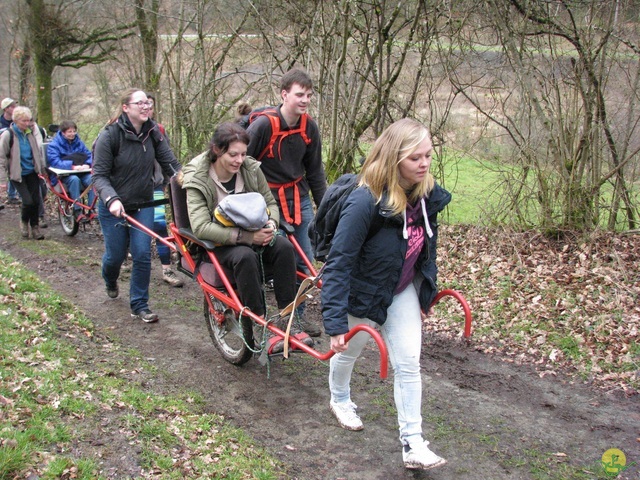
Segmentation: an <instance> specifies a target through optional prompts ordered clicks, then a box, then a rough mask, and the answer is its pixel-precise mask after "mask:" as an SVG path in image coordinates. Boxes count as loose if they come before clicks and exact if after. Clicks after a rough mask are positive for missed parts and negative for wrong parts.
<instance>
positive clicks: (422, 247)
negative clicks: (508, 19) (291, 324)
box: [320, 118, 451, 469]
mask: <svg viewBox="0 0 640 480" xmlns="http://www.w3.org/2000/svg"><path fill="white" fill-rule="evenodd" d="M432 150H433V146H432V143H431V138H430V135H429V131H428V130H427V128H426V127H425V126H424V125H422V124H421V123H419V122H417V121H415V120H412V119H408V118H405V119H402V120H399V121H397V122H395V123H393V124H392V125H390V126H389V127H387V129H385V130H384V132H382V135H381V136H380V137H379V138H378V140H376V142H375V144H374V145H373V148H372V149H371V152H370V153H369V155H368V156H367V158H366V160H365V163H364V165H363V167H362V171H361V173H360V175H359V179H358V188H356V189H355V190H354V191H353V192H352V193H351V194H350V195H349V197H348V198H347V200H346V202H345V205H344V207H343V210H342V213H341V216H340V221H339V223H338V226H337V228H336V232H335V236H334V238H333V241H332V245H331V250H330V251H329V255H328V257H327V262H326V264H325V270H324V275H323V285H322V290H321V294H320V295H321V300H322V316H323V319H324V324H325V331H326V333H327V335H329V336H330V337H331V350H333V351H334V352H336V355H334V356H333V357H332V358H331V360H330V366H329V390H330V392H331V400H330V402H329V408H330V410H331V412H332V413H333V414H334V415H335V417H336V419H337V420H338V423H339V424H340V426H342V427H343V428H345V429H347V430H362V429H363V428H364V425H363V423H362V421H361V419H360V417H359V416H358V414H357V413H356V408H357V407H356V405H355V403H353V401H352V399H351V391H350V382H351V374H352V371H353V367H354V364H355V362H356V360H357V358H358V357H359V355H360V353H361V352H362V349H363V348H364V346H365V344H366V342H367V340H368V339H369V335H368V334H367V333H365V332H359V333H357V334H356V335H355V336H354V337H353V338H351V339H350V340H349V342H345V338H344V337H345V334H346V333H347V332H348V331H349V330H350V329H352V328H353V327H355V326H356V325H357V324H361V323H363V324H366V325H370V326H372V327H377V328H378V329H379V330H380V332H381V334H382V338H383V339H384V341H385V344H386V346H387V349H388V352H389V360H390V361H391V365H392V367H393V370H394V398H395V404H396V409H397V412H398V424H399V429H400V442H401V445H402V457H403V461H404V465H405V467H406V468H411V469H430V468H434V467H438V466H441V465H444V464H445V463H446V460H444V459H443V458H441V457H439V456H438V455H436V454H435V453H433V452H432V451H431V450H430V449H429V447H428V445H429V442H427V441H425V440H424V439H423V437H422V377H421V375H420V349H421V346H422V311H424V312H428V311H429V308H430V305H431V303H432V301H433V299H434V298H435V296H436V293H437V287H436V276H437V267H436V244H437V237H438V224H437V215H438V212H440V211H441V210H443V209H444V208H445V206H446V205H447V204H448V203H449V202H450V201H451V194H450V193H449V192H447V191H446V190H444V189H443V188H441V187H440V186H439V185H437V184H436V183H435V181H434V179H433V176H432V175H431V174H430V173H429V168H430V165H431V155H432ZM372 227H374V228H372ZM370 232H372V233H371V234H370ZM373 232H375V233H373Z"/></svg>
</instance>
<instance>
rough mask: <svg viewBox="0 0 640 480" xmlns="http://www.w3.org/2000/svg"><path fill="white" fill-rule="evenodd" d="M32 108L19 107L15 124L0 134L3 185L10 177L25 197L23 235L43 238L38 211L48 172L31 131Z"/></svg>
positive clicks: (0, 180) (22, 211)
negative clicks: (41, 184)
mask: <svg viewBox="0 0 640 480" xmlns="http://www.w3.org/2000/svg"><path fill="white" fill-rule="evenodd" d="M32 118H33V117H32V115H31V110H29V109H28V108H27V107H16V108H15V109H14V110H13V123H12V124H11V126H10V127H9V128H8V129H7V130H5V131H4V132H3V133H2V135H0V174H2V177H0V188H1V189H3V190H5V189H6V188H7V186H6V182H7V179H8V181H9V182H10V183H12V184H13V186H14V187H15V188H16V190H17V191H18V193H19V194H20V197H22V208H21V211H20V232H21V234H22V237H23V238H29V236H31V237H33V238H34V239H36V240H43V239H44V235H43V234H42V233H41V232H40V227H39V217H38V211H39V209H40V203H41V201H42V197H41V192H40V177H39V176H38V175H40V174H43V173H44V171H45V165H44V158H43V156H42V143H41V141H40V140H39V136H38V137H36V136H35V135H34V133H33V131H32V130H31V124H32Z"/></svg>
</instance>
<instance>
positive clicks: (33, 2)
mask: <svg viewBox="0 0 640 480" xmlns="http://www.w3.org/2000/svg"><path fill="white" fill-rule="evenodd" d="M26 5H27V7H28V9H27V18H28V31H27V39H28V41H29V42H30V43H31V46H32V53H33V62H34V66H35V84H36V87H37V88H36V92H37V112H38V117H39V121H40V123H42V124H46V123H50V122H51V121H52V120H53V103H52V90H53V86H52V74H53V71H54V69H55V68H56V67H73V68H80V67H83V66H85V65H89V64H98V63H101V62H104V61H105V60H107V59H108V58H110V55H111V53H112V52H113V51H114V50H115V48H116V47H117V45H116V42H117V41H118V40H120V39H122V38H125V37H127V36H129V35H131V34H132V31H131V25H130V24H117V25H112V22H110V21H108V22H105V23H103V24H102V25H101V26H96V24H95V18H93V16H92V15H90V14H89V13H90V12H91V11H92V7H93V5H92V2H88V1H79V0H76V1H68V0H66V1H57V2H55V3H49V2H45V1H44V0H26ZM102 20H103V21H105V20H106V19H105V18H104V17H103V18H102Z"/></svg>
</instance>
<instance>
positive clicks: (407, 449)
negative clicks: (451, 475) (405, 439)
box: [402, 440, 447, 470]
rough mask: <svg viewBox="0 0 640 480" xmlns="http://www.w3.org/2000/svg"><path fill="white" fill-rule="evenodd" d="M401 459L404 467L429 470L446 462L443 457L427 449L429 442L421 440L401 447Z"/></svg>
mask: <svg viewBox="0 0 640 480" xmlns="http://www.w3.org/2000/svg"><path fill="white" fill-rule="evenodd" d="M402 460H403V461H404V467H405V468H411V469H422V470H429V469H430V468H435V467H440V466H442V465H444V464H445V463H447V461H446V460H445V459H444V458H441V457H439V456H438V455H436V454H435V453H433V452H432V451H431V450H429V442H427V441H424V440H423V441H422V442H420V443H414V444H411V445H405V446H404V447H403V448H402Z"/></svg>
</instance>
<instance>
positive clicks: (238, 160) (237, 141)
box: [183, 122, 313, 353]
mask: <svg viewBox="0 0 640 480" xmlns="http://www.w3.org/2000/svg"><path fill="white" fill-rule="evenodd" d="M248 145H249V134H248V133H247V132H246V131H245V130H244V129H243V128H242V127H241V126H240V125H238V124H237V123H232V122H228V123H223V124H221V125H220V126H219V127H218V128H217V129H216V131H215V132H214V134H213V138H212V140H211V143H210V145H209V150H208V151H206V152H204V153H202V154H201V155H199V156H197V157H196V158H194V159H193V160H191V161H190V162H189V163H188V164H187V165H186V166H185V167H184V169H183V172H184V181H183V187H184V188H186V190H187V209H188V212H189V221H190V223H191V229H192V230H193V233H194V234H195V235H196V236H197V237H198V238H201V239H203V240H210V241H212V242H215V243H216V244H218V245H221V246H220V247H218V248H216V251H215V253H216V256H217V258H218V260H219V261H220V263H221V264H222V265H223V266H225V267H226V268H227V269H228V270H230V271H231V272H232V276H233V278H231V281H232V282H233V283H235V284H236V288H237V290H238V296H239V298H240V301H241V302H242V303H243V304H244V305H246V306H247V307H249V308H250V309H251V311H252V312H253V313H255V314H256V315H260V316H264V315H265V313H266V306H265V305H264V301H263V298H264V295H263V293H262V275H261V272H260V263H261V260H260V258H259V255H262V263H263V264H264V265H273V266H275V267H276V268H273V283H274V290H275V297H276V302H277V304H278V308H279V309H282V308H284V307H286V306H287V305H288V304H289V303H291V302H292V301H293V300H294V298H295V295H296V259H295V252H294V249H293V245H292V244H291V243H290V242H289V241H288V240H287V239H286V238H285V237H283V236H280V235H276V232H277V230H278V222H279V220H280V215H279V213H278V204H277V203H276V201H275V199H274V198H273V195H272V194H271V190H270V189H269V185H268V184H267V180H266V179H265V177H264V174H263V173H262V170H261V169H260V163H259V162H258V161H256V160H255V159H253V158H251V157H247V146H248ZM242 192H258V193H260V194H261V195H262V196H263V197H264V199H265V202H266V204H267V207H268V209H269V220H268V221H267V224H266V225H265V226H264V227H263V228H261V229H259V230H257V231H248V230H243V229H241V228H238V227H235V226H224V225H222V224H221V223H219V222H218V221H216V220H215V219H214V210H215V208H216V206H217V205H218V204H219V203H220V202H221V201H222V200H223V199H224V198H225V197H226V196H227V195H233V194H237V193H242ZM259 252H260V253H259ZM304 342H305V343H306V344H308V345H313V340H312V339H311V338H309V337H305V338H304ZM283 346H284V345H283V343H282V342H277V343H276V344H275V345H274V346H273V347H272V348H271V351H270V353H278V352H279V351H282V349H283Z"/></svg>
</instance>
